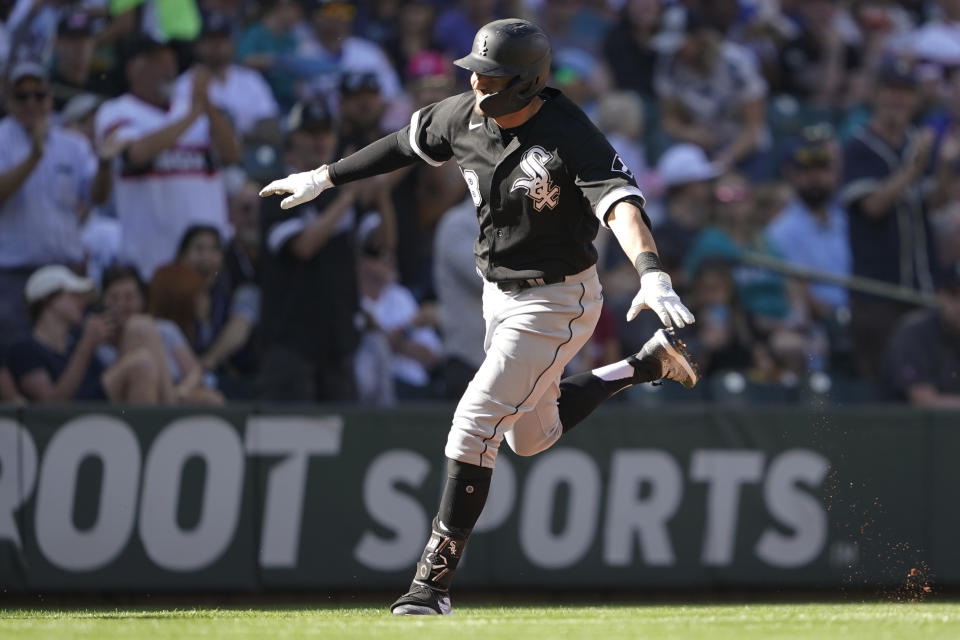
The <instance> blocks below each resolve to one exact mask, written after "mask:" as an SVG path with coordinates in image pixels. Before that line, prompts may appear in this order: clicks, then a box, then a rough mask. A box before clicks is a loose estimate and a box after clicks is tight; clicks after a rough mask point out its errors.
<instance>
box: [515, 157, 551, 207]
mask: <svg viewBox="0 0 960 640" xmlns="http://www.w3.org/2000/svg"><path fill="white" fill-rule="evenodd" d="M551 160H553V154H551V153H549V152H548V151H547V150H546V149H544V148H543V147H530V149H528V150H527V152H526V153H524V154H523V159H522V160H520V168H521V169H523V172H524V173H525V174H527V177H526V178H518V179H517V181H516V182H514V183H513V187H511V188H510V190H511V191H516V190H517V189H526V190H527V195H528V196H530V199H531V200H533V208H534V209H536V210H537V211H543V207H544V206H547V207H549V208H551V209H553V208H554V207H555V206H557V204H558V203H559V202H560V187H556V186H554V185H553V182H552V181H551V180H550V172H549V171H547V163H548V162H550V161H551Z"/></svg>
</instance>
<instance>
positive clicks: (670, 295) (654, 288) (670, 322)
mask: <svg viewBox="0 0 960 640" xmlns="http://www.w3.org/2000/svg"><path fill="white" fill-rule="evenodd" d="M643 309H652V310H653V312H654V313H656V314H657V315H658V316H660V322H662V323H663V324H664V326H667V327H678V328H682V327H685V326H687V325H688V324H693V323H694V321H695V320H694V317H693V314H692V313H690V310H689V309H687V308H686V307H685V306H683V303H682V302H680V296H678V295H677V293H676V292H675V291H674V290H673V282H671V280H670V275H669V274H668V273H667V272H665V271H648V272H647V273H645V274H643V275H642V276H640V292H639V293H638V294H637V295H636V296H635V297H634V298H633V302H631V303H630V310H629V311H627V322H630V321H631V320H633V319H634V318H636V317H637V315H638V314H639V313H640V312H641V311H642V310H643Z"/></svg>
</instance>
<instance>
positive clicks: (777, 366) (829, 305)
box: [0, 0, 960, 406]
mask: <svg viewBox="0 0 960 640" xmlns="http://www.w3.org/2000/svg"><path fill="white" fill-rule="evenodd" d="M506 16H522V17H526V18H529V19H532V20H534V21H536V22H538V23H539V24H541V25H542V26H543V27H544V29H545V30H546V31H547V32H548V33H549V34H550V36H551V38H552V43H553V48H554V64H553V68H552V78H551V81H550V84H551V85H552V86H556V87H558V88H560V89H561V90H563V91H564V92H565V93H566V94H567V95H569V96H570V97H571V98H572V99H573V100H575V101H576V102H577V103H578V104H579V105H580V106H581V107H582V108H583V109H584V111H585V112H586V113H587V114H588V115H589V116H590V117H591V118H592V119H593V120H594V122H596V124H597V125H598V126H599V127H600V128H601V130H603V131H604V132H605V133H606V134H607V136H608V139H609V140H610V142H611V144H612V145H613V146H614V147H615V148H616V150H617V151H618V152H619V154H620V157H621V158H622V159H623V161H624V163H625V164H626V165H627V166H629V167H630V169H631V170H632V172H633V174H634V175H635V176H636V178H637V181H638V183H639V184H640V186H641V188H642V189H643V191H644V194H645V196H646V199H647V205H646V208H647V212H648V214H649V216H650V219H651V221H652V223H653V225H654V234H655V238H656V240H657V243H658V246H659V249H660V253H661V258H662V261H663V263H664V265H665V266H666V267H667V269H668V270H669V272H670V273H671V276H672V278H673V282H674V285H675V286H676V288H677V290H678V292H679V293H680V295H681V296H682V297H683V299H684V300H685V301H686V302H687V304H688V305H689V306H690V307H691V309H692V310H693V311H694V313H695V314H696V316H697V318H698V321H697V323H696V324H695V325H693V326H692V327H691V328H690V329H688V330H687V332H686V334H685V335H684V338H685V339H686V340H687V342H688V344H690V346H691V349H692V350H693V351H694V353H695V354H696V355H697V357H698V359H699V360H700V362H701V364H702V367H703V372H704V374H705V375H706V378H707V380H708V381H709V380H719V381H725V382H726V383H729V382H730V381H731V380H733V381H738V382H737V384H733V385H731V384H710V383H709V382H708V383H707V384H705V385H700V388H702V389H705V390H706V391H703V392H702V393H701V394H700V395H698V396H696V397H697V398H699V399H705V398H709V397H710V393H714V394H718V395H717V397H719V396H720V395H722V394H723V393H727V392H733V391H735V390H742V389H743V388H754V387H756V388H764V387H770V386H776V387H779V388H796V389H800V388H805V387H806V386H812V387H813V388H815V390H817V391H819V392H823V391H824V390H825V389H826V386H825V384H824V381H825V380H826V381H833V382H832V384H834V385H835V388H836V389H837V393H838V397H839V394H840V391H839V390H840V389H842V388H843V382H844V381H846V382H847V383H849V384H850V385H851V387H857V386H858V385H859V386H861V387H863V388H866V389H868V390H869V393H868V394H867V395H868V396H869V397H872V398H875V399H886V400H899V401H910V402H913V403H916V404H922V405H938V406H960V371H958V370H960V180H958V177H960V176H958V171H960V0H837V1H834V0H499V1H498V0H447V1H442V0H366V1H362V0H361V1H358V2H347V1H344V0H260V1H253V0H180V1H178V2H175V3H174V2H163V1H160V0H111V1H110V2H107V1H106V0H83V1H80V0H0V65H2V69H3V74H2V93H3V98H4V99H3V111H4V114H5V116H4V117H3V119H2V120H0V148H2V149H3V150H4V151H3V153H2V154H0V401H2V402H48V401H61V402H62V401H79V400H100V401H111V402H135V403H144V404H177V403H189V404H197V403H200V404H212V405H216V404H222V403H224V402H227V401H232V400H240V401H251V400H262V401H268V402H324V401H329V402H363V403H366V404H371V405H392V404H394V403H397V402H404V401H412V400H425V399H435V398H456V397H457V396H458V395H459V394H460V393H461V392H462V390H463V389H464V388H465V386H466V384H467V382H468V381H469V379H470V378H471V376H472V375H473V372H474V371H475V369H476V367H477V366H478V365H479V363H480V362H481V360H482V357H483V342H484V335H483V327H484V325H483V320H482V314H481V312H480V304H479V296H480V292H481V289H482V287H481V281H480V279H479V277H478V276H477V274H476V270H475V267H474V264H473V255H472V243H473V240H474V238H475V236H476V233H477V231H476V221H475V217H474V210H473V204H472V201H471V199H470V197H469V195H468V193H467V188H466V185H465V184H464V181H463V178H462V176H461V175H460V172H459V171H458V170H457V168H456V166H455V165H454V164H453V163H447V164H445V165H443V166H440V167H431V166H427V165H416V166H413V167H409V168H407V169H403V170H400V171H397V172H394V173H392V174H389V175H385V176H380V177H377V178H374V179H369V180H366V181H363V182H360V183H357V184H352V185H346V186H344V187H341V188H338V189H335V190H332V191H328V192H325V193H324V194H322V195H321V196H320V197H319V198H317V199H316V200H314V201H312V202H310V203H307V204H304V205H301V206H298V207H295V208H293V209H290V210H283V209H281V208H280V206H279V199H278V198H269V199H263V200H261V199H259V198H258V197H257V191H258V188H259V185H261V184H263V183H265V182H267V181H269V180H272V179H274V178H276V177H279V176H282V175H286V174H287V173H289V172H293V171H302V170H307V169H312V168H315V167H317V166H319V165H321V164H323V163H325V162H330V161H333V160H335V159H337V158H340V157H343V156H344V155H345V154H347V153H349V152H350V151H351V150H355V149H358V148H360V147H362V146H364V145H366V144H368V143H370V142H372V141H373V140H376V139H377V138H379V137H380V136H382V135H384V134H385V133H387V132H390V131H393V130H396V129H399V128H400V127H402V126H404V125H405V124H406V123H407V122H408V121H409V118H410V115H411V114H412V113H413V111H415V110H416V109H418V108H420V107H422V106H424V105H427V104H430V103H431V102H434V101H437V100H440V99H442V98H444V97H446V96H447V95H451V94H452V93H454V92H456V91H460V90H465V89H466V87H467V85H466V80H467V77H466V75H465V74H464V73H463V72H462V71H460V70H458V69H457V68H455V67H454V66H453V65H452V64H451V61H452V60H453V59H455V58H457V57H460V56H462V55H464V54H466V53H467V52H468V51H469V49H470V46H471V43H472V39H473V34H474V33H475V32H476V30H477V29H478V28H479V27H480V26H482V25H483V24H485V23H487V22H489V21H491V20H494V19H497V18H500V17H506ZM597 244H598V247H599V249H600V256H601V257H600V263H599V269H600V273H601V281H602V282H603V285H604V289H605V297H606V306H605V309H604V312H603V315H602V317H601V320H600V324H599V326H598V328H597V331H596V333H595V335H594V337H593V339H592V341H591V343H590V344H589V345H588V346H587V347H586V348H585V349H584V350H583V352H582V353H581V354H580V355H579V357H578V358H577V359H576V360H575V361H574V363H573V364H572V365H571V366H576V367H578V368H582V367H589V366H594V365H596V364H599V363H602V362H604V361H607V360H615V359H617V358H619V357H622V356H623V355H625V354H629V353H632V352H634V351H636V350H637V349H639V347H640V345H641V344H642V343H643V341H644V339H645V338H646V337H647V336H648V335H649V334H650V332H651V331H652V329H653V328H654V327H655V325H656V318H653V317H644V316H643V315H641V319H639V320H637V321H635V322H633V323H630V324H627V323H626V322H625V312H626V308H627V307H628V306H629V302H630V300H631V298H632V296H633V295H634V293H635V292H636V288H637V285H638V282H639V279H638V276H637V274H636V272H635V271H634V270H633V267H632V265H630V264H629V263H628V262H627V260H626V258H625V257H624V256H623V255H622V252H621V251H619V248H618V247H617V246H616V242H613V241H612V239H611V237H610V235H609V233H607V232H606V231H605V230H601V235H600V236H599V237H598V239H597ZM851 282H852V283H853V284H852V285H851V284H850V283H851ZM731 374H735V375H734V376H733V377H731ZM811 381H817V383H816V384H812V385H811V384H810V382H811ZM711 390H712V391H711ZM624 395H629V394H624ZM758 397H759V396H758ZM798 397H800V396H798Z"/></svg>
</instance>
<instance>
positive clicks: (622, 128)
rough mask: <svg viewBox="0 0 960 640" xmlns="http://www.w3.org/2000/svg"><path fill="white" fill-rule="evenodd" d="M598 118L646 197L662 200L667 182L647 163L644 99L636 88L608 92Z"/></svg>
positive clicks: (600, 106) (600, 125)
mask: <svg viewBox="0 0 960 640" xmlns="http://www.w3.org/2000/svg"><path fill="white" fill-rule="evenodd" d="M596 118H597V126H598V127H599V128H600V130H601V131H603V133H604V135H606V136H607V140H608V141H609V142H610V145H611V146H612V147H613V148H614V149H616V151H617V153H618V154H620V159H621V160H622V161H623V164H624V165H625V166H626V167H627V168H628V169H629V170H630V171H631V172H632V173H633V175H634V177H635V178H636V180H637V184H638V185H639V186H640V189H641V190H642V191H643V196H644V197H645V198H646V199H647V200H648V201H649V200H659V199H661V198H662V197H663V184H662V182H661V179H660V176H659V175H657V173H656V172H655V171H652V170H651V169H650V167H649V166H648V164H647V150H646V148H645V146H644V142H643V136H644V130H645V128H646V123H645V118H644V107H643V100H641V99H640V97H639V96H638V95H637V94H636V93H634V92H632V91H611V92H605V93H604V94H603V96H601V97H600V100H599V102H598V103H597V115H596Z"/></svg>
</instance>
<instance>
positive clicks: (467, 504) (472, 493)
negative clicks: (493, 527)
mask: <svg viewBox="0 0 960 640" xmlns="http://www.w3.org/2000/svg"><path fill="white" fill-rule="evenodd" d="M492 476H493V469H485V468H484V467H478V466H476V465H473V464H466V463H465V462H457V461H456V460H450V459H449V458H448V459H447V483H446V484H445V485H444V487H443V495H442V496H441V497H440V511H439V513H438V514H437V517H439V518H440V522H442V523H443V524H444V526H446V527H451V528H455V529H465V530H467V531H471V530H473V525H475V524H477V520H478V519H479V518H480V512H481V511H483V505H484V504H486V502H487V494H488V493H490V480H491V478H492Z"/></svg>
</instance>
